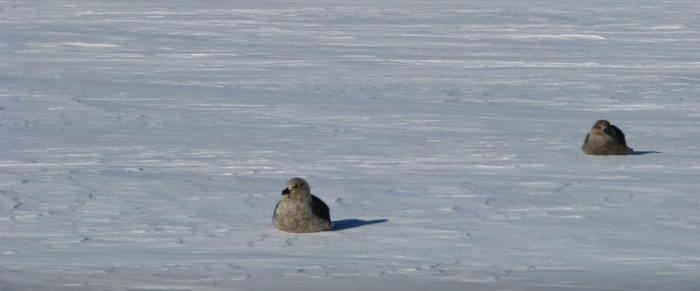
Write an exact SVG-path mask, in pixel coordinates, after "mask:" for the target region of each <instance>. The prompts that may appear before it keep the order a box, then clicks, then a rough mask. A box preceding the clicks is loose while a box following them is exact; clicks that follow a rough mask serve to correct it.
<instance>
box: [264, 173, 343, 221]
mask: <svg viewBox="0 0 700 291" xmlns="http://www.w3.org/2000/svg"><path fill="white" fill-rule="evenodd" d="M286 186H287V187H286V188H285V189H284V190H282V200H281V201H280V202H278V203H277V206H276V207H275V212H274V214H273V215H272V224H273V225H274V226H275V227H276V228H277V229H279V230H281V231H285V232H293V233H309V232H319V231H324V230H329V229H332V228H333V222H331V214H330V209H328V205H326V203H324V202H323V201H322V200H321V199H319V198H318V197H316V196H315V195H313V194H311V187H309V183H307V182H306V181H305V180H304V179H302V178H292V179H290V180H289V181H287V185H286Z"/></svg>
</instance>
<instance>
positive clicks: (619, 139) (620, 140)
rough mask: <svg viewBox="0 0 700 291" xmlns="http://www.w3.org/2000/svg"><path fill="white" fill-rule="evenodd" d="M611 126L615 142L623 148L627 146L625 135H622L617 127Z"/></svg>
mask: <svg viewBox="0 0 700 291" xmlns="http://www.w3.org/2000/svg"><path fill="white" fill-rule="evenodd" d="M610 126H612V128H613V130H615V136H614V138H615V141H617V142H618V143H619V144H622V145H624V146H627V142H626V141H625V134H624V133H622V130H620V129H619V128H617V126H614V125H610Z"/></svg>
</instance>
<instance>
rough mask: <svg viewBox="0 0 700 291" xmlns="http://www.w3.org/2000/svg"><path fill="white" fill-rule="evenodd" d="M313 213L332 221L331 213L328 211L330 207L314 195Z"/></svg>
mask: <svg viewBox="0 0 700 291" xmlns="http://www.w3.org/2000/svg"><path fill="white" fill-rule="evenodd" d="M311 211H312V212H313V213H314V215H316V216H318V217H320V218H323V219H326V220H328V221H330V220H331V212H330V209H328V205H326V203H325V202H323V201H322V200H321V199H319V198H318V197H316V196H315V195H313V194H312V195H311Z"/></svg>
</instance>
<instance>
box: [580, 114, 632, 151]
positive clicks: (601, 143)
mask: <svg viewBox="0 0 700 291" xmlns="http://www.w3.org/2000/svg"><path fill="white" fill-rule="evenodd" d="M581 150H583V152H584V153H586V154H588V155H628V154H631V153H632V149H631V148H629V147H627V142H626V141H625V134H624V133H622V130H620V129H619V128H617V126H614V125H612V124H610V122H608V121H607V120H598V121H597V122H596V123H595V125H593V128H591V131H590V132H589V133H588V135H586V140H585V141H584V142H583V146H582V147H581Z"/></svg>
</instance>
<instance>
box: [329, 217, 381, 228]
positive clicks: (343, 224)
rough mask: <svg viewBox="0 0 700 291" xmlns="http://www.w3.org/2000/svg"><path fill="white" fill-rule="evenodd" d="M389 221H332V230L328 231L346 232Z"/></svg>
mask: <svg viewBox="0 0 700 291" xmlns="http://www.w3.org/2000/svg"><path fill="white" fill-rule="evenodd" d="M387 221H389V220H388V219H375V220H360V219H343V220H336V221H333V224H334V226H333V228H332V229H330V230H332V231H336V230H346V229H349V228H355V227H360V226H365V225H370V224H375V223H383V222H387Z"/></svg>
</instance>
